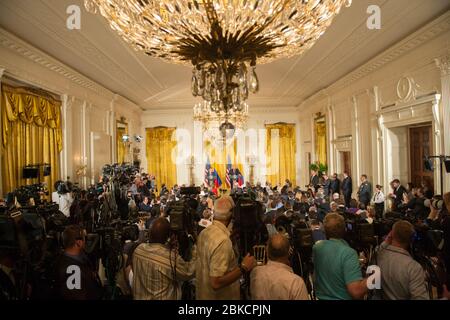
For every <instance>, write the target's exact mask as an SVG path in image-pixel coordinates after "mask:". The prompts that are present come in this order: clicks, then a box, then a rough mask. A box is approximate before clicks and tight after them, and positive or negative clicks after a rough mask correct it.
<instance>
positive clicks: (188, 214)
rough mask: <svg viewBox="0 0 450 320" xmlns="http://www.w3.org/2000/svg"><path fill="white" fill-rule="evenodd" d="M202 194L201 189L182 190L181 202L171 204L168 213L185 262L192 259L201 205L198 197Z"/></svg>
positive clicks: (187, 188)
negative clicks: (197, 214)
mask: <svg viewBox="0 0 450 320" xmlns="http://www.w3.org/2000/svg"><path fill="white" fill-rule="evenodd" d="M198 194H200V188H196V187H182V188H180V195H181V196H182V198H181V200H178V201H174V202H170V203H169V204H168V206H167V211H166V213H167V214H168V215H169V217H170V230H171V232H172V234H173V235H174V236H175V237H176V240H177V241H178V245H179V246H178V250H179V254H180V256H181V257H183V259H184V260H185V261H189V260H190V259H191V258H192V257H191V253H192V252H191V247H192V244H193V243H192V242H193V241H195V238H196V234H197V221H198V217H197V216H196V210H197V207H198V205H199V203H198V201H197V199H196V196H197V195H198Z"/></svg>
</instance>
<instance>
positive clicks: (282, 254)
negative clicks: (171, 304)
mask: <svg viewBox="0 0 450 320" xmlns="http://www.w3.org/2000/svg"><path fill="white" fill-rule="evenodd" d="M342 177H343V179H342V180H341V179H339V178H338V175H337V174H333V175H331V178H330V177H329V176H328V175H327V174H326V173H319V172H316V171H313V172H312V174H311V179H310V181H309V184H308V186H307V189H306V190H301V188H300V187H297V186H293V185H292V183H291V182H290V181H289V180H286V181H285V183H284V184H283V185H278V186H271V185H270V184H269V183H267V184H266V185H262V184H261V183H257V184H256V185H252V184H250V183H249V182H247V183H246V184H245V185H243V186H242V187H235V188H233V189H231V190H228V191H226V192H225V191H223V192H222V194H220V195H216V194H215V193H213V192H211V189H210V188H208V187H206V186H203V187H202V190H201V192H200V194H198V195H195V196H192V199H195V200H196V201H197V205H196V206H195V208H194V209H193V210H195V223H196V226H197V229H196V234H195V235H193V239H191V240H192V241H191V244H192V247H191V255H190V259H186V260H185V259H184V258H183V257H182V256H181V255H180V254H179V252H178V243H177V239H176V237H175V236H174V234H173V230H172V228H171V223H170V220H171V216H170V211H169V210H168V209H169V208H170V204H171V203H175V202H177V201H179V200H181V199H183V197H184V196H183V194H182V189H183V187H185V186H178V185H175V186H173V187H172V188H168V187H167V186H165V185H164V184H162V185H161V186H160V188H159V190H158V189H157V184H156V181H155V177H154V176H152V175H146V174H137V175H136V176H135V177H134V178H133V180H132V181H131V182H130V183H128V184H127V185H126V187H125V189H124V191H125V192H126V197H124V198H125V199H126V200H125V201H124V202H120V201H118V204H117V207H118V210H119V211H120V210H122V209H123V211H124V212H125V213H121V217H122V218H126V217H130V216H132V215H133V214H135V216H136V217H138V218H139V221H138V222H136V227H137V228H138V230H139V232H140V235H142V234H144V233H147V234H149V237H148V238H147V239H145V237H142V236H139V238H138V239H134V240H127V243H125V245H124V248H123V252H122V254H123V261H125V263H124V264H123V267H122V268H121V270H120V272H119V273H118V275H117V284H118V286H119V287H120V289H121V291H122V292H123V295H124V296H126V297H128V298H132V299H138V300H159V299H165V300H167V299H169V300H176V299H198V300H205V299H207V300H221V299H228V300H236V299H243V298H245V299H255V300H258V299H274V300H278V299H283V300H309V299H319V300H341V299H343V300H346V299H364V298H367V297H368V294H369V292H368V285H367V275H365V274H363V268H362V264H361V257H360V256H359V253H358V252H357V251H356V250H355V249H354V248H352V247H351V246H350V245H349V243H348V242H347V241H345V240H344V238H345V235H346V232H347V231H348V230H347V225H346V220H345V217H346V216H348V215H351V216H352V217H354V218H355V219H356V220H358V221H359V222H363V223H368V224H372V223H374V222H375V221H379V220H381V219H384V218H385V217H387V216H388V215H397V216H399V217H402V218H404V217H408V218H409V219H399V220H398V221H397V222H395V223H394V224H393V226H392V230H391V231H390V233H389V234H388V236H387V237H386V238H385V239H382V240H380V242H379V245H378V246H377V261H376V262H377V265H378V266H379V267H380V269H381V291H380V294H379V295H377V297H378V298H380V299H389V300H399V299H429V298H430V294H429V292H430V288H429V284H428V283H427V280H426V275H425V272H424V269H423V267H422V266H421V264H419V263H418V262H417V261H415V260H414V257H413V255H412V252H411V243H412V241H413V238H414V235H415V226H416V225H421V226H428V227H429V228H432V229H439V230H441V231H442V233H443V240H444V241H443V242H444V246H443V248H441V249H442V250H441V252H442V256H443V259H444V261H445V266H446V267H447V270H450V254H449V249H450V239H449V235H450V215H449V212H450V193H447V194H445V195H443V196H441V195H434V194H432V192H431V190H429V189H428V188H427V187H426V186H417V187H414V186H412V185H411V184H408V186H407V187H406V188H405V187H403V186H402V185H401V183H400V181H399V180H398V179H395V180H393V181H392V182H391V186H390V187H391V192H389V193H388V194H387V195H385V194H384V192H383V190H384V188H383V187H382V186H381V185H376V186H375V189H374V190H373V189H372V184H371V182H370V181H369V180H368V177H367V175H361V177H360V185H359V187H358V189H357V192H356V197H355V198H354V197H353V195H354V192H353V189H352V186H353V183H352V178H351V177H350V175H349V174H348V173H347V172H344V173H343V175H342ZM103 191H104V193H106V192H108V190H107V188H104V190H103ZM104 193H101V195H100V197H104ZM64 194H66V193H64ZM239 194H242V195H246V196H248V197H250V198H251V199H253V200H254V201H257V202H259V203H260V204H262V208H263V213H262V214H261V216H260V217H259V218H260V219H261V221H263V223H264V224H265V225H266V228H267V233H268V235H269V239H268V241H267V243H266V244H265V245H266V246H265V248H266V258H265V259H264V260H263V261H260V260H258V261H257V257H255V256H254V254H253V252H248V254H247V255H245V256H240V255H239V254H238V252H239V250H238V249H237V248H236V243H234V242H233V241H232V237H231V236H230V235H231V233H232V230H233V212H234V209H235V206H236V204H235V201H234V200H233V196H234V195H239ZM61 198H62V197H61V196H60V194H58V190H57V193H56V194H54V197H53V200H54V201H55V202H56V203H58V204H59V206H60V209H61V211H62V212H63V213H64V214H65V215H67V216H68V217H69V218H70V219H71V221H72V222H73V224H72V225H70V226H68V227H67V228H66V229H65V231H64V232H63V237H62V238H63V244H64V253H63V254H62V255H61V258H60V260H59V264H58V265H59V267H58V269H57V270H58V274H57V277H58V279H57V283H58V284H59V285H58V286H57V290H58V293H59V294H58V295H59V296H60V297H62V298H64V299H100V298H101V297H102V294H103V293H104V290H105V288H104V283H105V279H102V275H101V272H100V273H99V272H98V270H94V269H93V268H92V266H91V265H90V262H89V259H87V258H86V254H85V252H84V248H85V246H86V231H85V230H84V229H83V227H82V226H81V223H79V222H80V220H79V219H77V218H76V217H74V216H73V214H74V213H73V212H75V211H74V210H72V209H73V208H74V206H76V205H78V206H79V203H78V204H77V201H78V202H79V201H80V199H78V200H73V199H72V197H71V196H70V195H67V196H64V200H63V201H62V200H61ZM387 200H389V201H387ZM386 203H390V204H391V205H390V206H389V207H388V208H385V204H386ZM69 204H70V205H69ZM121 207H122V208H121ZM280 217H281V218H284V217H288V218H293V217H297V218H299V219H301V220H303V221H305V225H306V226H307V227H308V228H310V229H311V230H312V231H313V232H312V234H313V240H314V246H313V247H312V261H311V262H312V264H313V271H312V273H311V274H309V275H306V277H308V279H306V278H302V276H300V275H298V274H296V273H294V270H293V268H292V266H291V261H292V260H291V257H292V255H293V254H295V253H294V252H293V251H294V249H293V246H292V242H291V239H289V235H287V234H285V233H283V232H281V231H280V230H278V229H277V228H276V226H277V221H279V219H280ZM409 221H414V225H413V223H411V222H409ZM77 222H78V223H77ZM6 262H7V261H6ZM0 265H1V266H2V269H1V270H3V271H4V272H5V273H6V274H7V275H12V273H11V272H8V270H9V271H10V270H11V266H9V267H8V264H7V263H5V260H0ZM74 265H75V266H79V270H81V274H82V276H81V278H80V279H79V280H77V281H78V282H77V281H75V282H74V283H73V286H72V287H70V288H68V287H67V284H68V283H69V282H70V281H69V280H71V279H72V278H71V277H72V273H70V272H68V271H67V268H68V266H74ZM5 270H6V271H5ZM304 277H305V276H304ZM447 277H448V271H447ZM243 279H247V282H248V291H247V293H243V292H242V290H241V289H242V288H241V284H242V280H243ZM310 280H311V281H312V283H313V286H312V288H308V286H307V285H306V282H308V281H310ZM11 281H12V282H13V278H11ZM77 285H78V286H77ZM435 289H436V290H438V291H439V292H440V296H441V297H443V298H449V293H448V290H447V287H446V286H445V285H443V286H442V287H441V288H435ZM189 293H190V294H191V295H189Z"/></svg>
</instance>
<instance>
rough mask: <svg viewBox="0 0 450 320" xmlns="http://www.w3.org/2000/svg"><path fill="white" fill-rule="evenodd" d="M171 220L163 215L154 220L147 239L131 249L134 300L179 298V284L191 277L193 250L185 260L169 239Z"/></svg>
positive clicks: (193, 270)
mask: <svg viewBox="0 0 450 320" xmlns="http://www.w3.org/2000/svg"><path fill="white" fill-rule="evenodd" d="M169 237H170V223H169V222H168V221H167V219H165V218H158V219H156V220H155V222H153V224H152V227H151V230H150V243H142V244H140V245H139V246H138V247H137V248H136V250H135V251H134V253H133V263H132V270H133V285H132V290H133V297H134V299H135V300H180V299H181V297H182V296H181V293H182V292H181V284H182V282H183V281H187V280H190V279H192V278H193V277H194V273H195V262H196V258H195V257H196V253H195V247H194V248H193V252H192V259H191V260H190V261H189V262H186V261H184V260H183V259H182V258H181V256H180V255H179V254H178V248H177V247H176V245H175V244H174V243H170V242H169V241H170V238H169Z"/></svg>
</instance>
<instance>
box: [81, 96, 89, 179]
mask: <svg viewBox="0 0 450 320" xmlns="http://www.w3.org/2000/svg"><path fill="white" fill-rule="evenodd" d="M88 113H89V112H88V102H87V101H84V102H83V106H82V107H81V161H80V162H81V163H80V164H81V166H88V161H87V156H88V139H89V135H88V127H89V124H88V123H89V121H88ZM87 174H90V169H89V168H88V167H87V168H86V174H85V175H84V176H83V180H82V186H83V188H86V187H87Z"/></svg>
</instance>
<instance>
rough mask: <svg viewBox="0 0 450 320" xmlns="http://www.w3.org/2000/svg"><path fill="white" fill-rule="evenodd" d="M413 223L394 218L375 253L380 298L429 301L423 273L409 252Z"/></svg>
mask: <svg viewBox="0 0 450 320" xmlns="http://www.w3.org/2000/svg"><path fill="white" fill-rule="evenodd" d="M414 232H415V231H414V226H413V225H412V224H411V223H409V222H408V221H405V220H401V221H397V222H396V223H395V224H394V225H393V227H392V231H391V233H390V234H389V236H388V237H387V238H386V240H385V241H384V242H383V243H382V244H381V247H380V250H379V252H378V255H377V257H378V258H377V262H378V266H379V267H380V271H381V289H382V292H383V298H384V299H388V300H428V299H429V295H428V291H427V286H426V282H425V274H424V271H423V269H422V267H421V266H420V264H419V263H418V262H417V261H415V260H414V259H413V257H412V256H411V255H410V253H409V249H410V244H411V241H412V237H413V235H414Z"/></svg>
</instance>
